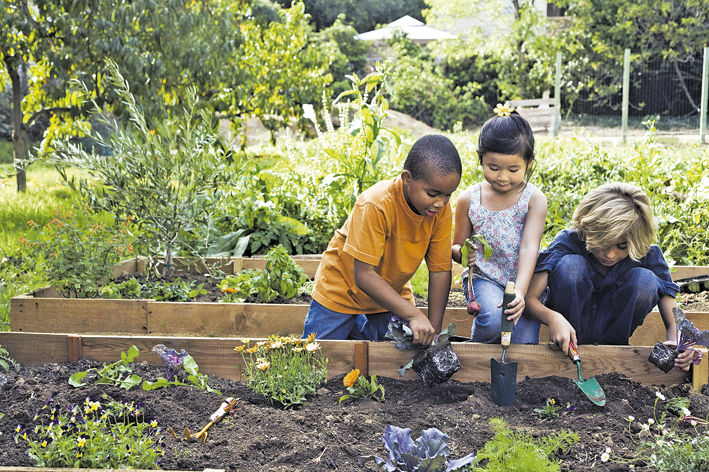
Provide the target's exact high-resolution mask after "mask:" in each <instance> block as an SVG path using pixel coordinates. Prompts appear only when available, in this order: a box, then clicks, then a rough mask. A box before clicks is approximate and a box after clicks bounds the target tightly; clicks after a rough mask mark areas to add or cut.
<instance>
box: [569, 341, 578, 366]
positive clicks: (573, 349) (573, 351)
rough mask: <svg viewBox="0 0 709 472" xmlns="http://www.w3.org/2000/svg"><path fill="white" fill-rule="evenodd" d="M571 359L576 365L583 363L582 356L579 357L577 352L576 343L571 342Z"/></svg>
mask: <svg viewBox="0 0 709 472" xmlns="http://www.w3.org/2000/svg"><path fill="white" fill-rule="evenodd" d="M569 357H570V358H571V360H572V361H573V362H574V364H576V363H577V362H581V356H579V352H578V351H577V350H576V346H574V343H572V342H571V341H569Z"/></svg>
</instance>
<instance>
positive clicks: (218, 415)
mask: <svg viewBox="0 0 709 472" xmlns="http://www.w3.org/2000/svg"><path fill="white" fill-rule="evenodd" d="M236 403H237V401H236V400H235V399H233V398H231V397H229V398H227V399H225V400H224V401H223V402H222V405H221V406H220V407H219V409H218V410H217V411H215V412H214V413H213V414H212V416H210V417H209V419H210V420H211V421H213V422H215V423H218V422H219V421H220V420H221V419H222V418H224V415H226V414H227V413H229V412H230V411H231V409H232V408H234V407H235V406H236Z"/></svg>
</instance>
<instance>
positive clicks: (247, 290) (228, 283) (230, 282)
mask: <svg viewBox="0 0 709 472" xmlns="http://www.w3.org/2000/svg"><path fill="white" fill-rule="evenodd" d="M264 259H265V260H266V268H265V269H264V270H263V271H259V270H252V269H245V270H242V271H241V272H240V273H238V274H236V275H233V276H227V277H225V278H224V279H223V280H222V281H221V283H220V284H219V288H220V289H221V290H222V292H225V293H227V296H226V297H225V298H224V300H223V301H224V302H225V303H243V301H244V300H245V299H246V298H247V297H249V296H251V295H253V294H256V293H258V296H259V298H260V299H261V301H262V302H263V303H268V302H270V301H271V300H273V299H274V298H276V297H277V296H279V295H280V296H282V297H285V298H292V297H294V296H296V295H297V294H298V293H302V290H303V284H304V283H305V282H306V281H307V280H308V277H307V276H306V275H305V271H304V270H303V268H302V267H300V266H299V265H298V264H296V262H295V261H294V260H293V258H291V257H290V256H289V255H288V252H286V250H285V248H284V247H283V246H281V245H278V246H276V247H274V248H273V249H271V250H270V251H268V254H267V255H266V256H265V257H264Z"/></svg>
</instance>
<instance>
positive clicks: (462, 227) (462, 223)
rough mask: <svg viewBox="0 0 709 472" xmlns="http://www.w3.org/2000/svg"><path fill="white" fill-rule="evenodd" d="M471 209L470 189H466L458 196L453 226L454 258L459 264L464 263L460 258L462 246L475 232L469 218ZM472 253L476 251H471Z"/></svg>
mask: <svg viewBox="0 0 709 472" xmlns="http://www.w3.org/2000/svg"><path fill="white" fill-rule="evenodd" d="M469 209H470V189H467V190H465V191H464V192H463V193H461V194H460V196H459V197H458V202H457V203H456V205H455V227H454V228H453V246H452V250H451V252H452V257H453V260H454V261H456V262H457V263H459V264H463V265H468V264H464V263H463V262H461V260H460V247H461V246H462V245H463V244H464V243H465V240H466V239H468V238H469V237H470V235H471V234H472V233H473V224H472V223H471V222H470V218H468V210H469ZM471 253H472V254H474V252H472V251H471Z"/></svg>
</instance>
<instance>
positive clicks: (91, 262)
mask: <svg viewBox="0 0 709 472" xmlns="http://www.w3.org/2000/svg"><path fill="white" fill-rule="evenodd" d="M29 223H30V226H34V225H35V223H34V222H33V221H30V222H29ZM126 226H127V225H125V224H124V225H121V226H119V227H117V228H110V227H108V226H106V225H103V224H101V223H94V224H93V225H91V226H90V227H88V228H87V227H83V226H82V225H80V224H79V223H78V222H77V220H76V218H75V216H74V214H72V213H62V212H61V210H59V209H57V210H56V211H55V217H54V219H53V220H52V221H50V222H49V223H47V224H46V225H45V226H44V228H43V230H42V232H41V233H40V238H39V239H37V240H35V241H28V240H27V239H26V238H21V240H20V241H21V242H22V243H23V244H26V245H27V246H28V248H31V251H32V252H33V253H34V254H36V255H38V256H39V257H40V259H39V260H40V261H42V266H41V267H42V269H43V270H44V271H45V272H46V273H47V277H48V279H49V281H50V283H51V284H52V286H53V287H54V288H56V289H57V290H58V291H59V292H60V293H61V294H62V295H63V296H64V297H76V298H94V297H95V296H96V295H98V293H99V291H100V288H101V286H102V285H104V284H106V283H108V280H109V279H111V278H112V276H113V275H112V274H113V266H114V265H115V264H116V263H118V262H120V261H121V259H124V258H126V257H130V256H131V254H132V253H133V246H132V244H131V243H130V241H129V233H128V230H127V228H126Z"/></svg>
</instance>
